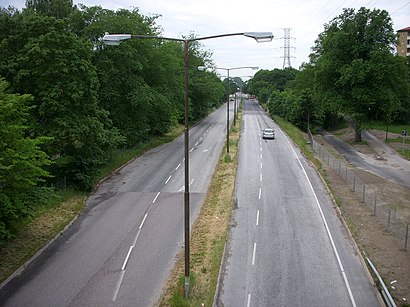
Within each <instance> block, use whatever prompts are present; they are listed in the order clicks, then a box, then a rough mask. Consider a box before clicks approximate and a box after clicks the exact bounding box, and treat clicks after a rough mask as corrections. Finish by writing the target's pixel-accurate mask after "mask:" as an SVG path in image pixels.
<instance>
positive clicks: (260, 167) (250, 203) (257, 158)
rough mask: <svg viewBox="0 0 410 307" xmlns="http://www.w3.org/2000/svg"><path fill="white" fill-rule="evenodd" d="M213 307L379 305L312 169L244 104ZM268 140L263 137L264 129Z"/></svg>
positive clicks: (262, 115)
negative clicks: (229, 214) (225, 242)
mask: <svg viewBox="0 0 410 307" xmlns="http://www.w3.org/2000/svg"><path fill="white" fill-rule="evenodd" d="M242 123H243V125H242V134H241V142H240V153H239V166H238V176H237V192H236V197H237V205H238V207H237V208H236V209H235V210H234V214H233V227H232V228H231V232H230V239H229V243H228V245H227V253H226V255H227V256H226V257H225V262H224V265H223V270H222V274H221V279H220V287H219V292H218V296H217V306H247V307H249V306H379V302H378V299H377V295H376V292H375V289H374V288H373V286H372V285H371V283H370V281H369V278H368V275H367V272H366V270H365V269H364V267H363V266H362V262H361V259H360V258H359V256H358V255H357V254H356V249H355V247H354V245H353V243H352V241H351V239H350V236H349V235H348V234H347V233H346V230H345V228H344V227H343V226H342V223H341V222H340V220H339V219H338V217H337V213H336V210H335V208H334V207H333V203H332V201H331V200H330V198H329V195H328V193H327V191H326V189H325V188H324V186H323V184H322V182H321V180H320V178H319V177H318V175H317V173H316V171H315V169H314V168H313V167H311V165H310V164H309V163H308V162H307V160H306V159H304V158H303V157H302V156H301V154H300V153H299V151H298V149H297V148H296V147H295V146H294V145H293V144H291V143H290V142H289V140H288V138H287V137H286V136H285V135H284V133H283V132H282V131H281V130H280V129H279V128H278V126H276V125H275V124H274V123H273V122H272V120H271V119H270V118H268V116H266V114H265V112H264V111H263V110H261V108H260V107H259V105H258V104H257V103H256V102H254V101H246V103H245V109H244V116H243V122H242ZM272 127H273V128H275V130H276V139H275V140H262V139H261V130H262V129H263V128H272Z"/></svg>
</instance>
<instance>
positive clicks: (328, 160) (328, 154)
mask: <svg viewBox="0 0 410 307" xmlns="http://www.w3.org/2000/svg"><path fill="white" fill-rule="evenodd" d="M327 165H329V166H330V153H327Z"/></svg>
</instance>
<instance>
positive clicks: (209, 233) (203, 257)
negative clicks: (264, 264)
mask: <svg viewBox="0 0 410 307" xmlns="http://www.w3.org/2000/svg"><path fill="white" fill-rule="evenodd" d="M238 115H239V119H238V121H237V126H236V127H233V128H232V129H231V134H230V142H229V155H227V154H226V153H225V152H226V149H225V148H224V149H223V151H222V153H221V156H220V158H219V162H218V165H217V167H216V170H215V173H214V175H213V177H212V182H211V184H210V188H209V191H208V194H207V197H206V199H205V202H204V204H203V206H202V208H201V211H200V213H199V216H198V218H197V219H196V221H195V223H194V225H193V226H192V231H191V246H190V252H191V253H190V259H191V272H190V275H191V278H192V277H194V281H193V282H191V284H190V295H189V298H188V299H185V298H184V255H183V252H181V253H180V255H179V257H178V260H177V263H176V265H175V267H174V269H173V271H172V273H171V275H170V277H169V278H168V280H167V282H166V285H165V287H164V292H163V295H162V297H161V299H160V302H159V305H160V306H212V303H213V299H214V296H215V291H216V285H217V282H218V275H219V269H220V265H221V261H222V257H223V252H224V248H225V242H226V240H227V236H228V227H229V223H230V221H231V216H232V203H233V201H232V198H233V193H234V187H235V178H236V167H237V161H238V147H239V137H240V124H241V118H242V116H241V113H239V114H238ZM202 304H203V305H202Z"/></svg>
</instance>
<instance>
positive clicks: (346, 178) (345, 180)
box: [345, 165, 347, 184]
mask: <svg viewBox="0 0 410 307" xmlns="http://www.w3.org/2000/svg"><path fill="white" fill-rule="evenodd" d="M345 182H346V184H347V165H346V180H345Z"/></svg>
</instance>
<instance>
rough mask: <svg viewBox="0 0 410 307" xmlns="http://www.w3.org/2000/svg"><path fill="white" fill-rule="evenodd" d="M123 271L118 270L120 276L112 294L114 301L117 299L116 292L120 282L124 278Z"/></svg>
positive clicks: (118, 289)
mask: <svg viewBox="0 0 410 307" xmlns="http://www.w3.org/2000/svg"><path fill="white" fill-rule="evenodd" d="M124 275H125V271H121V272H120V278H118V281H117V285H116V287H115V290H114V295H113V296H112V301H113V302H115V301H116V300H117V295H118V292H119V291H120V287H121V284H122V280H123V279H124Z"/></svg>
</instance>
